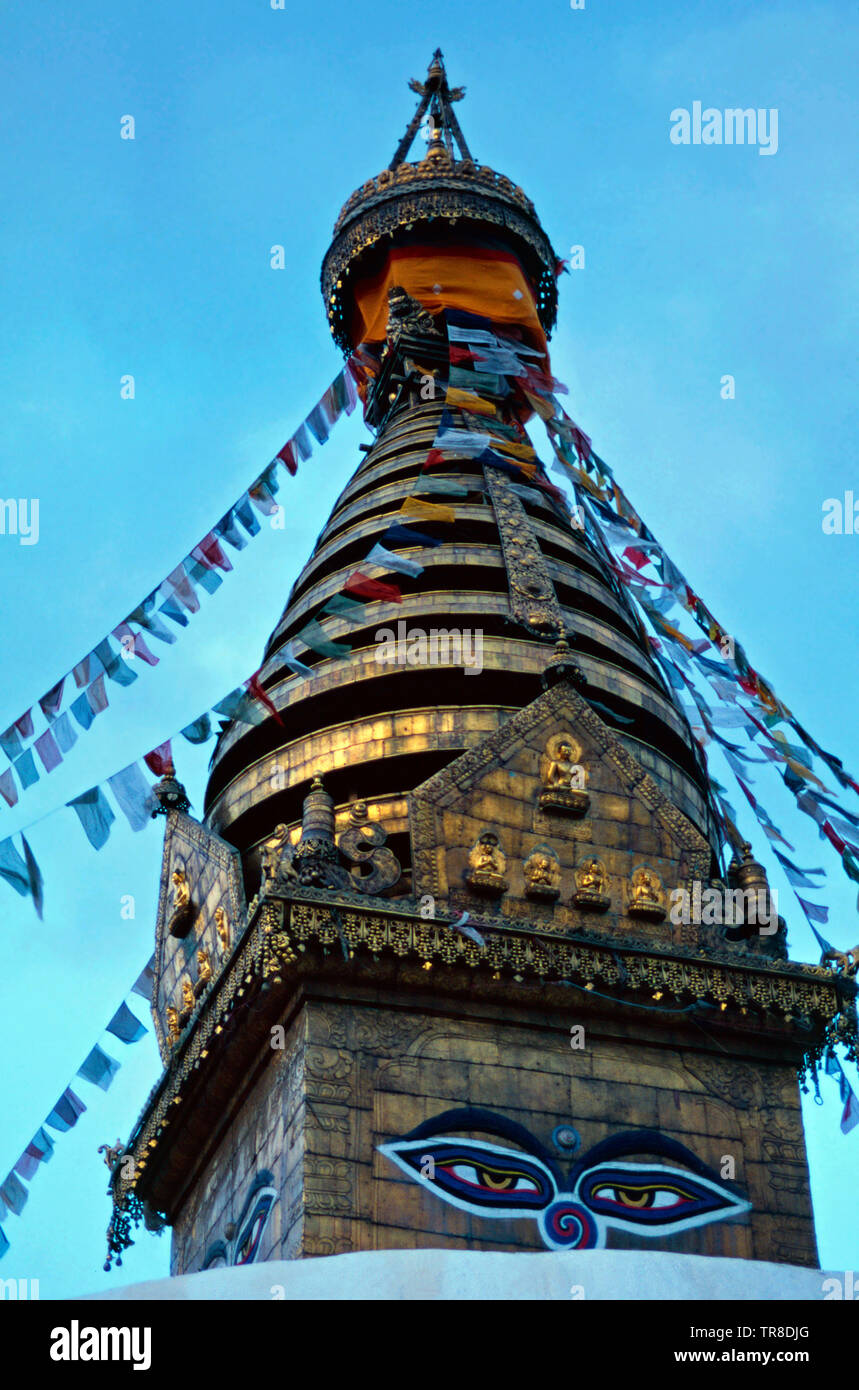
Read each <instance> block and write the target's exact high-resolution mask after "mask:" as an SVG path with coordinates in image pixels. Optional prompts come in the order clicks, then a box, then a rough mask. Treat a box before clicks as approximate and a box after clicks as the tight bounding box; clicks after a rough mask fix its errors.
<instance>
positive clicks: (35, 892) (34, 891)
mask: <svg viewBox="0 0 859 1390" xmlns="http://www.w3.org/2000/svg"><path fill="white" fill-rule="evenodd" d="M21 844H22V845H23V847H24V859H25V861H26V865H27V887H28V889H29V892H30V897H31V898H32V899H33V906H34V908H35V909H36V916H37V917H38V919H39V921H41V920H42V904H43V902H44V898H43V893H42V890H43V886H44V884H43V880H42V871H41V869H40V868H39V866H38V864H37V863H36V859H35V856H34V854H33V851H32V850H31V849H30V846H29V844H28V842H27V837H26V835H22V836H21Z"/></svg>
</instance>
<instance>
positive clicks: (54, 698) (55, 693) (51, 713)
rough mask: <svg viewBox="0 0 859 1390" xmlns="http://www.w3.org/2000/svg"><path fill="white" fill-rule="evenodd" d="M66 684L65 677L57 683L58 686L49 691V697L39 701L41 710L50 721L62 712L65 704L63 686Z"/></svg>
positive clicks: (43, 697) (45, 696) (46, 696)
mask: <svg viewBox="0 0 859 1390" xmlns="http://www.w3.org/2000/svg"><path fill="white" fill-rule="evenodd" d="M65 683H66V678H65V676H63V679H62V680H61V681H57V683H56V685H55V686H53V687H52V688H51V689H50V690H49V691H48V693H47V695H43V696H42V698H41V700H40V701H39V709H40V710H41V711H42V713H43V715H44V716H45V718H46V719H47V720H48V721H50V720H52V719H54V718H55V717H56V716H57V715H58V714H59V712H60V705H61V704H62V703H63V686H64V685H65Z"/></svg>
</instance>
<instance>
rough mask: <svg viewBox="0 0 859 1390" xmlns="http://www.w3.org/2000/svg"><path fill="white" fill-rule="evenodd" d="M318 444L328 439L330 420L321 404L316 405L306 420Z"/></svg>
mask: <svg viewBox="0 0 859 1390" xmlns="http://www.w3.org/2000/svg"><path fill="white" fill-rule="evenodd" d="M304 423H305V424H306V425H307V428H308V429H309V430H310V432H311V434H312V435H313V437H314V439H315V440H316V441H317V443H318V444H325V443H326V441H327V439H328V421H327V420H326V418H325V412H324V411H323V409H322V406H321V405H315V406H314V407H313V409H312V410H311V412H310V414H309V415H308V417H307V419H306V420H305V422H304Z"/></svg>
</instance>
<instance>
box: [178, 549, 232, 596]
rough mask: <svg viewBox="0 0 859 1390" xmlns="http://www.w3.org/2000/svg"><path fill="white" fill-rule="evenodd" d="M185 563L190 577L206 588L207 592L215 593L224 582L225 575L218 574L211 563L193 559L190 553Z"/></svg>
mask: <svg viewBox="0 0 859 1390" xmlns="http://www.w3.org/2000/svg"><path fill="white" fill-rule="evenodd" d="M183 565H184V568H185V573H186V574H187V575H188V578H189V579H190V580H192V581H193V583H195V584H199V585H200V586H201V587H202V588H204V589H205V590H206V593H207V594H213V593H215V591H216V590H217V589H220V587H221V585H222V584H223V582H224V579H223V575H220V574H218V572H217V571H216V570H215V569H213V568H212V566H211V565H208V564H203V562H202V561H201V560H193V559H192V558H191V556H190V555H189V556H188V558H187V560H185V561H183Z"/></svg>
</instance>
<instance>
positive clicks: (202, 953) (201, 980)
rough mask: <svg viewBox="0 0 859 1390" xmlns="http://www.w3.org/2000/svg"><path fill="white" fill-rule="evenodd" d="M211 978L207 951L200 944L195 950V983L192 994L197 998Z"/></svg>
mask: <svg viewBox="0 0 859 1390" xmlns="http://www.w3.org/2000/svg"><path fill="white" fill-rule="evenodd" d="M211 978H212V962H211V959H210V958H209V952H208V951H206V950H204V948H203V947H202V946H201V947H200V949H199V951H198V952H197V983H196V985H195V986H194V994H195V996H196V997H197V998H199V996H200V995H201V994H202V993H203V990H204V989H205V988H206V985H207V984H208V983H209V981H210V980H211Z"/></svg>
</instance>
